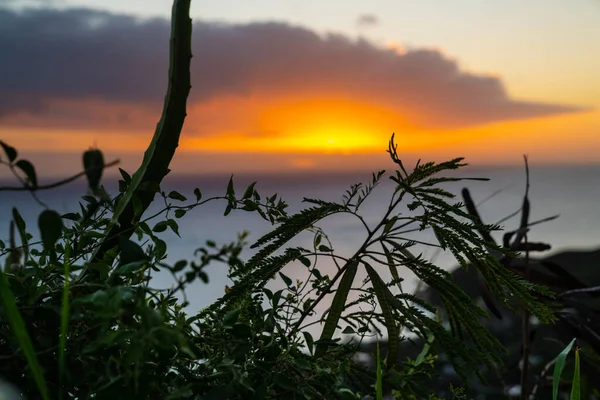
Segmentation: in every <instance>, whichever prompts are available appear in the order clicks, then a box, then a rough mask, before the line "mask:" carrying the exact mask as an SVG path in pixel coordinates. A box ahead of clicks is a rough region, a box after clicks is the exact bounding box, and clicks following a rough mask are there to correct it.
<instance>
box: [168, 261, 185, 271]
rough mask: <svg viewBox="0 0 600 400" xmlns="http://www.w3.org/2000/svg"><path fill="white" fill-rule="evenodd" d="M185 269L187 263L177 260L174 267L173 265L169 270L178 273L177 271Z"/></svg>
mask: <svg viewBox="0 0 600 400" xmlns="http://www.w3.org/2000/svg"><path fill="white" fill-rule="evenodd" d="M185 267H187V261H186V260H179V261H177V262H176V263H175V265H173V268H171V270H172V271H173V272H179V271H181V270H183V269H184V268H185Z"/></svg>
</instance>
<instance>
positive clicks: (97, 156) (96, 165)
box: [83, 149, 104, 190]
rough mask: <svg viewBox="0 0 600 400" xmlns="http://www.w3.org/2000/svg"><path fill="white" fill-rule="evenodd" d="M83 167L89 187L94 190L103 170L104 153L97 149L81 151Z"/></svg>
mask: <svg viewBox="0 0 600 400" xmlns="http://www.w3.org/2000/svg"><path fill="white" fill-rule="evenodd" d="M83 168H84V169H85V176H86V177H87V180H88V185H89V187H90V189H92V190H94V189H96V188H97V187H98V185H99V184H100V179H101V178H102V172H103V171H104V155H103V154H102V151H100V150H99V149H90V150H87V151H85V152H84V153H83Z"/></svg>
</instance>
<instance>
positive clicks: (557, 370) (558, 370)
mask: <svg viewBox="0 0 600 400" xmlns="http://www.w3.org/2000/svg"><path fill="white" fill-rule="evenodd" d="M574 344H575V339H573V340H571V343H569V344H568V345H567V347H565V348H564V349H563V351H561V352H560V354H559V355H558V357H557V358H556V363H555V364H554V377H553V379H552V400H558V385H559V384H560V377H561V375H562V372H563V369H564V368H565V361H566V359H567V356H568V355H569V352H570V351H571V348H572V347H573V345H574Z"/></svg>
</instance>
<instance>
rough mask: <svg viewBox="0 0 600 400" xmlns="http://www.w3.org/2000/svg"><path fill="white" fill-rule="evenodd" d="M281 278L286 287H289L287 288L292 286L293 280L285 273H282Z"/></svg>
mask: <svg viewBox="0 0 600 400" xmlns="http://www.w3.org/2000/svg"><path fill="white" fill-rule="evenodd" d="M279 276H280V277H281V279H283V281H284V282H285V286H287V287H290V286H292V280H291V279H290V278H289V277H288V276H287V275H284V274H283V273H281V272H280V273H279Z"/></svg>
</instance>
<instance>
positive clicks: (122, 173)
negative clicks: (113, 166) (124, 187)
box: [119, 168, 131, 184]
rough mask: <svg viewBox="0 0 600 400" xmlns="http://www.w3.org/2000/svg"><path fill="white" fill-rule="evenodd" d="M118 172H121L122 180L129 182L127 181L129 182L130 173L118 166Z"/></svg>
mask: <svg viewBox="0 0 600 400" xmlns="http://www.w3.org/2000/svg"><path fill="white" fill-rule="evenodd" d="M119 172H120V173H121V176H122V177H123V181H125V183H126V184H129V182H131V175H129V174H128V173H127V172H126V171H125V170H124V169H122V168H119Z"/></svg>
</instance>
